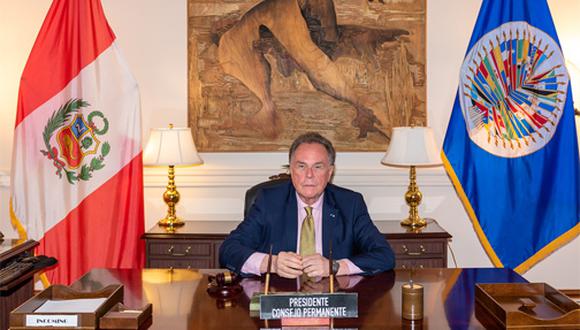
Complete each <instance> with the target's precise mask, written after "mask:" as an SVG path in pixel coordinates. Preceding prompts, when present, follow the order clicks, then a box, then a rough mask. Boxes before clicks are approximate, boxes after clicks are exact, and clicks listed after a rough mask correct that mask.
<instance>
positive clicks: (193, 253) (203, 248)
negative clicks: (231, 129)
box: [142, 220, 451, 268]
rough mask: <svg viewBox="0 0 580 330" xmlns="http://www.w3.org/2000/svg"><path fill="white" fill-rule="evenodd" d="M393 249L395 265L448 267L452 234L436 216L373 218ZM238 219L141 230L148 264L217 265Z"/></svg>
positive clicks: (212, 266)
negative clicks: (408, 222)
mask: <svg viewBox="0 0 580 330" xmlns="http://www.w3.org/2000/svg"><path fill="white" fill-rule="evenodd" d="M374 223H375V225H376V226H377V228H378V229H379V231H380V232H381V233H382V234H383V236H384V237H385V238H386V239H387V241H388V242H389V244H391V247H392V249H393V252H394V253H395V261H396V265H395V267H396V268H434V267H443V268H445V267H447V243H448V241H449V239H451V235H450V234H449V233H448V232H446V231H445V230H444V229H443V228H441V226H439V224H438V223H437V222H436V221H435V220H429V221H428V225H427V226H426V227H425V228H423V229H421V230H415V231H412V230H409V229H408V228H407V227H403V226H401V225H400V224H399V221H375V222H374ZM238 224H239V222H238V221H186V222H185V225H184V226H183V227H181V228H178V229H177V230H176V231H175V232H173V233H169V232H167V231H166V230H165V229H164V228H161V227H159V226H155V227H153V228H152V229H151V230H149V231H148V232H146V233H145V234H143V236H142V238H143V239H144V240H145V245H146V261H145V267H147V268H170V267H173V268H219V266H220V265H219V259H218V258H219V248H220V246H221V244H222V242H223V241H224V239H225V238H226V236H227V235H228V234H229V233H230V231H232V230H233V229H234V228H236V226H237V225H238Z"/></svg>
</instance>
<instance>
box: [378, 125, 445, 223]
mask: <svg viewBox="0 0 580 330" xmlns="http://www.w3.org/2000/svg"><path fill="white" fill-rule="evenodd" d="M381 163H383V164H385V165H389V166H394V167H410V173H409V179H410V183H409V188H408V190H407V193H406V194H405V201H406V202H407V205H409V217H408V218H406V219H405V220H403V221H401V225H403V226H410V227H412V228H418V227H423V226H425V224H426V222H425V219H422V218H421V217H420V216H419V211H418V206H419V204H421V199H422V198H423V194H421V192H420V191H419V187H418V186H417V181H416V172H415V167H433V166H439V165H441V164H442V162H441V157H440V155H439V150H438V148H437V147H436V143H435V139H434V138H433V130H432V129H431V128H429V127H413V126H412V127H394V128H393V134H392V135H391V143H390V144H389V147H388V148H387V152H386V154H385V156H384V157H383V159H382V160H381Z"/></svg>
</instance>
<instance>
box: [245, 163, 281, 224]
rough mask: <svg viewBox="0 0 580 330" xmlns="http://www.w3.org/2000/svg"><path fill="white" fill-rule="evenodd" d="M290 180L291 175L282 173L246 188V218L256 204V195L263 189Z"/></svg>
mask: <svg viewBox="0 0 580 330" xmlns="http://www.w3.org/2000/svg"><path fill="white" fill-rule="evenodd" d="M288 180H290V175H289V174H288V173H280V174H277V175H273V176H271V177H269V180H268V181H264V182H260V183H258V184H257V185H254V186H252V187H251V188H250V189H248V190H246V197H245V199H244V218H245V217H246V216H247V215H248V212H249V211H250V208H251V207H252V205H254V201H255V200H256V196H258V193H259V192H260V191H261V190H262V189H264V188H266V187H271V186H275V185H278V184H282V183H285V182H288Z"/></svg>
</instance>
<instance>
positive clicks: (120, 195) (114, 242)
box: [11, 0, 144, 284]
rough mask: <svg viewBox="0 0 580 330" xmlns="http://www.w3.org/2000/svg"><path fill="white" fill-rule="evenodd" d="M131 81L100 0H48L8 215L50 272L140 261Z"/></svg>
mask: <svg viewBox="0 0 580 330" xmlns="http://www.w3.org/2000/svg"><path fill="white" fill-rule="evenodd" d="M141 151H142V149H141V114H140V104H139V91H138V87H137V83H136V81H135V79H134V78H133V76H132V75H131V73H130V72H129V69H128V67H127V63H126V62H125V60H124V59H123V57H122V56H121V52H120V51H119V48H118V47H117V43H116V41H115V35H114V34H113V31H112V30H111V28H110V26H109V24H108V23H107V20H106V18H105V15H104V13H103V8H102V7H101V3H100V1H99V0H83V1H78V0H54V1H53V3H52V6H51V7H50V10H49V12H48V14H47V16H46V19H45V21H44V23H43V25H42V27H41V29H40V32H39V34H38V37H37V39H36V42H35V44H34V47H33V48H32V51H31V53H30V57H29V59H28V62H27V64H26V67H25V68H24V72H23V73H22V79H21V82H20V91H19V96H18V112H17V115H16V125H15V128H14V148H13V155H12V180H11V187H12V188H11V195H12V196H11V197H12V198H11V218H12V223H13V225H14V226H15V227H16V229H17V230H18V232H19V234H20V236H21V238H29V239H35V240H38V241H39V242H40V245H39V247H38V249H37V251H36V253H37V254H44V255H47V256H52V257H55V258H57V259H58V265H57V266H56V267H55V268H53V269H51V270H49V271H48V272H47V273H46V275H47V279H48V281H49V282H50V283H52V284H57V283H60V284H70V283H71V282H72V281H74V280H76V279H77V278H79V277H80V276H81V275H83V274H84V273H86V272H87V271H88V270H90V269H91V268H95V267H108V268H140V267H142V266H143V250H144V249H143V247H144V246H143V243H142V242H141V240H140V236H141V234H142V233H143V227H144V218H143V167H142V159H141Z"/></svg>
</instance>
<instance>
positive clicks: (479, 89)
mask: <svg viewBox="0 0 580 330" xmlns="http://www.w3.org/2000/svg"><path fill="white" fill-rule="evenodd" d="M568 79H569V78H568V72H567V71H566V67H565V66H564V57H563V55H562V52H561V50H560V47H559V46H558V44H557V43H556V42H555V41H554V40H553V39H552V37H550V36H549V35H548V34H546V33H545V32H543V31H541V30H539V29H537V28H535V27H533V26H531V25H529V24H528V23H526V22H510V23H506V24H503V25H501V26H499V27H497V28H496V29H494V30H492V31H490V32H488V33H487V34H486V35H484V36H483V37H482V38H481V39H479V41H478V42H477V43H476V44H475V45H473V47H472V48H471V50H470V51H469V53H468V54H467V56H466V58H465V61H464V62H463V65H462V67H461V76H460V84H459V99H460V102H461V110H462V112H463V118H464V119H465V123H466V126H467V130H468V132H469V137H470V139H471V140H472V141H473V142H474V143H475V144H477V145H478V146H479V147H481V148H483V149H484V150H486V151H487V152H489V153H491V154H494V155H496V156H501V157H509V158H513V157H520V156H525V155H528V154H531V153H533V152H535V151H536V150H539V149H541V148H542V147H544V145H546V144H547V143H548V142H549V141H550V139H551V138H552V136H553V134H554V132H555V131H556V127H557V125H558V122H559V120H560V118H561V117H562V111H563V107H564V102H565V100H566V91H567V89H568Z"/></svg>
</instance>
